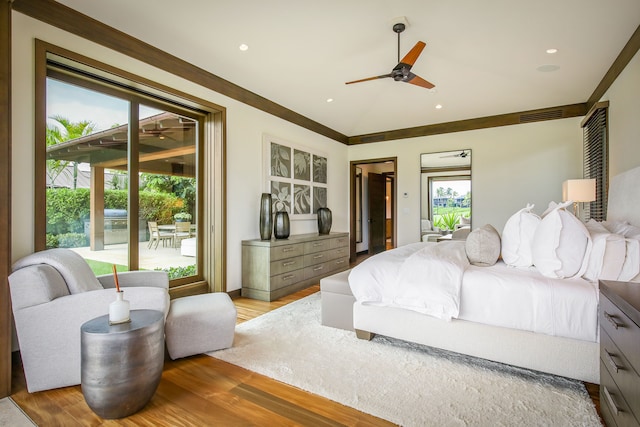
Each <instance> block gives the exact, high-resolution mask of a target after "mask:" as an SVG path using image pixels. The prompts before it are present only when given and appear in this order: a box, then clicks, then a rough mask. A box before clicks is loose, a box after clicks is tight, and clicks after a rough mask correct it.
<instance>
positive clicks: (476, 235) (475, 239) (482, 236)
mask: <svg viewBox="0 0 640 427" xmlns="http://www.w3.org/2000/svg"><path fill="white" fill-rule="evenodd" d="M464 249H465V252H466V253H467V258H469V262H470V263H471V264H473V265H478V266H481V267H488V266H491V265H493V264H495V263H496V262H497V261H498V258H499V257H500V234H499V233H498V231H497V230H496V229H495V228H493V226H492V225H490V224H485V225H483V226H482V227H480V228H476V229H475V230H473V231H472V232H471V233H469V235H468V236H467V240H466V242H465V247H464Z"/></svg>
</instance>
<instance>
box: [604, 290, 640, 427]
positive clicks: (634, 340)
mask: <svg viewBox="0 0 640 427" xmlns="http://www.w3.org/2000/svg"><path fill="white" fill-rule="evenodd" d="M599 310H600V312H599V313H598V314H599V321H600V408H601V412H602V417H603V418H604V420H605V422H606V424H607V426H608V427H623V426H634V427H638V426H640V283H632V282H631V283H628V282H614V281H608V280H602V281H600V309H599Z"/></svg>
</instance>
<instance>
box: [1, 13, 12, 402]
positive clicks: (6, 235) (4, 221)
mask: <svg viewBox="0 0 640 427" xmlns="http://www.w3.org/2000/svg"><path fill="white" fill-rule="evenodd" d="M0 52H2V55H1V57H0V82H2V86H0V200H2V201H3V202H2V203H1V204H0V348H1V349H2V351H1V353H0V398H3V397H7V396H9V395H10V394H11V302H10V300H9V282H8V280H7V277H8V276H9V273H10V271H11V2H10V1H4V2H0Z"/></svg>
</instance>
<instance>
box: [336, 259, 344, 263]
mask: <svg viewBox="0 0 640 427" xmlns="http://www.w3.org/2000/svg"><path fill="white" fill-rule="evenodd" d="M336 264H344V260H343V259H341V260H340V261H336Z"/></svg>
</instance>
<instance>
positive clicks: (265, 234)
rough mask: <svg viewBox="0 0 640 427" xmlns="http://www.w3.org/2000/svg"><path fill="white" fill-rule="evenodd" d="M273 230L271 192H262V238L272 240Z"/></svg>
mask: <svg viewBox="0 0 640 427" xmlns="http://www.w3.org/2000/svg"><path fill="white" fill-rule="evenodd" d="M271 230H273V212H272V208H271V194H270V193H262V197H261V198H260V239H262V240H271Z"/></svg>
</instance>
